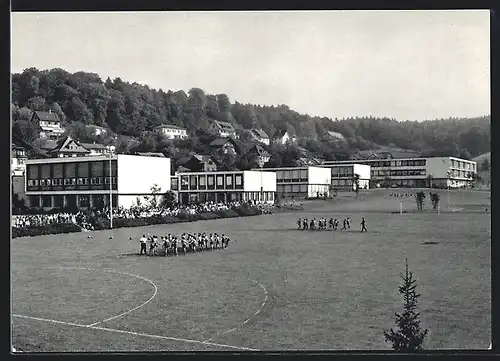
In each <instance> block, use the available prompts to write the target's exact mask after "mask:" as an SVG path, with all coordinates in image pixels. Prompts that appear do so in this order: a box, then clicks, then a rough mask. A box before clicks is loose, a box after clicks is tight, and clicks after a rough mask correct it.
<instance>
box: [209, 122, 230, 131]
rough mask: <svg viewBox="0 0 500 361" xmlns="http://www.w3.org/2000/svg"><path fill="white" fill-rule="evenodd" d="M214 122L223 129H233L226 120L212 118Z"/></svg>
mask: <svg viewBox="0 0 500 361" xmlns="http://www.w3.org/2000/svg"><path fill="white" fill-rule="evenodd" d="M214 123H215V124H216V125H218V126H219V128H221V129H224V130H229V131H234V127H233V125H232V124H231V123H228V122H222V121H219V120H214Z"/></svg>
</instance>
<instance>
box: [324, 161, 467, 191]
mask: <svg viewBox="0 0 500 361" xmlns="http://www.w3.org/2000/svg"><path fill="white" fill-rule="evenodd" d="M352 164H364V165H369V166H370V187H372V188H373V187H377V186H379V185H385V184H388V185H396V186H399V187H418V188H425V187H430V186H432V187H448V186H449V187H451V188H462V187H467V186H470V185H471V184H472V182H473V179H474V175H475V174H476V172H477V166H476V162H474V161H470V160H465V159H460V158H456V157H427V158H400V159H364V160H360V159H355V160H347V161H325V162H324V163H323V165H322V166H333V165H337V166H338V165H352Z"/></svg>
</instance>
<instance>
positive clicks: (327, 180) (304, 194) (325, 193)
mask: <svg viewBox="0 0 500 361" xmlns="http://www.w3.org/2000/svg"><path fill="white" fill-rule="evenodd" d="M255 170H256V171H260V168H256V169H255ZM263 171H264V172H266V171H267V172H269V171H272V172H275V173H276V192H277V193H278V195H279V196H280V197H282V198H287V197H299V198H318V197H329V196H330V187H331V181H332V173H331V171H330V169H327V168H322V167H316V166H306V167H283V168H264V169H263Z"/></svg>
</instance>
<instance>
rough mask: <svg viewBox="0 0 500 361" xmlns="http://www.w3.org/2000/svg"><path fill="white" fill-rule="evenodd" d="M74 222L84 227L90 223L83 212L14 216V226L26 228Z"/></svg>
mask: <svg viewBox="0 0 500 361" xmlns="http://www.w3.org/2000/svg"><path fill="white" fill-rule="evenodd" d="M61 223H74V224H76V225H79V226H80V227H84V226H86V225H87V223H88V216H87V214H85V213H83V212H77V213H73V214H72V213H66V212H65V213H52V214H22V215H13V216H12V227H17V228H25V227H32V226H47V225H51V224H61Z"/></svg>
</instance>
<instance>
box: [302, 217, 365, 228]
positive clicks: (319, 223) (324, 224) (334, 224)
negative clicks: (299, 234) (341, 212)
mask: <svg viewBox="0 0 500 361" xmlns="http://www.w3.org/2000/svg"><path fill="white" fill-rule="evenodd" d="M360 225H361V232H366V231H367V229H366V220H365V217H361V223H360ZM297 226H298V230H299V231H305V230H309V231H326V230H331V231H337V230H339V220H338V219H337V218H333V217H332V218H330V219H329V220H327V219H326V217H320V218H319V219H318V220H316V218H313V219H311V220H310V221H309V220H308V219H307V218H299V219H298V220H297ZM348 229H351V219H350V218H349V217H347V218H344V219H343V220H342V228H340V230H341V231H346V230H348Z"/></svg>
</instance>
